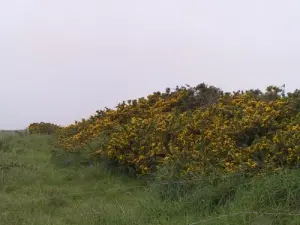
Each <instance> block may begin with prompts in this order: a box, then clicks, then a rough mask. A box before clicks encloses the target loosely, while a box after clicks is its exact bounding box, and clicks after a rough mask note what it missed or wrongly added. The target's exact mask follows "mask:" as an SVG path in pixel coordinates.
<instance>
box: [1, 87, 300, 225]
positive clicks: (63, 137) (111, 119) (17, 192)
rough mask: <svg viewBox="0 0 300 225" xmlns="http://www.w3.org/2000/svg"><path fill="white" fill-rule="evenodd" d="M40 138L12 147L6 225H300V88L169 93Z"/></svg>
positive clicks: (40, 127) (5, 165)
mask: <svg viewBox="0 0 300 225" xmlns="http://www.w3.org/2000/svg"><path fill="white" fill-rule="evenodd" d="M28 133H29V134H28ZM28 133H21V132H20V133H18V135H13V136H12V135H7V134H5V135H3V137H2V139H1V140H0V149H1V150H0V154H1V162H0V163H1V164H0V169H1V174H2V175H1V174H0V175H1V176H2V179H1V182H0V185H1V186H0V187H1V191H2V192H1V195H0V200H1V202H3V204H2V203H1V205H0V207H1V212H3V213H2V215H1V216H0V223H3V224H12V223H13V224H41V223H43V224H120V225H121V224H124V225H125V224H128V225H129V224H162V225H164V224H186V225H188V224H194V225H195V224H224V225H225V224H300V205H299V203H298V199H299V198H300V171H299V170H298V168H299V164H300V91H299V90H295V91H294V92H291V93H285V90H284V88H283V87H275V86H270V87H268V88H267V89H266V90H265V91H264V92H262V91H260V90H247V91H237V92H233V93H226V92H223V91H222V90H220V89H219V88H216V87H213V86H207V85H205V84H200V85H198V86H196V87H190V86H185V87H177V88H176V89H175V90H171V89H170V88H167V89H166V91H165V92H164V93H161V92H155V93H153V94H151V95H149V96H147V97H145V98H140V99H134V100H128V101H126V102H125V101H124V102H122V103H120V104H119V105H117V107H116V108H114V109H108V108H105V109H103V110H99V111H97V112H96V113H95V114H94V115H92V116H90V118H87V119H82V120H81V121H75V122H74V123H73V124H70V125H69V126H65V127H64V126H59V125H55V124H51V123H46V122H41V123H34V124H31V125H30V126H29V128H28ZM14 221H15V222H14ZM42 221H43V222H42ZM45 221H46V222H45Z"/></svg>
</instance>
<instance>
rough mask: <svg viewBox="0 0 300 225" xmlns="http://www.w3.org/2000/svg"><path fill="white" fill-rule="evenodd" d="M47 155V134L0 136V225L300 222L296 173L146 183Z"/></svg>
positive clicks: (299, 178) (266, 224)
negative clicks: (188, 181)
mask: <svg viewBox="0 0 300 225" xmlns="http://www.w3.org/2000/svg"><path fill="white" fill-rule="evenodd" d="M52 150H53V149H52V146H51V137H49V136H33V135H32V136H29V135H22V136H21V135H10V134H7V133H6V134H5V135H4V134H3V133H1V134H0V224H4V225H10V224H16V225H17V224H20V225H21V224H28V225H41V224H43V225H50V224H51V225H65V224H78V225H79V224H80V225H93V224H95V225H96V224H99V225H105V224H112V225H114V224H116V225H148V224H149V225H150V224H161V225H166V224H170V225H171V224H172V225H173V224H184V225H189V224H191V225H192V224H193V225H196V224H217V225H218V224H220V225H221V224H223V225H225V224H237V225H239V224H241V225H243V224H257V225H258V224H263V225H271V224H272V225H273V224H274V225H275V224H278V225H279V224H300V171H299V170H285V171H282V172H279V173H278V174H270V175H267V176H266V175H265V176H261V177H256V178H246V177H244V176H242V175H239V176H228V177H225V178H220V177H203V178H201V179H200V178H199V180H197V181H194V185H191V184H189V185H188V184H185V183H184V182H173V183H172V182H170V183H168V184H167V183H159V182H158V181H153V182H151V183H146V182H145V181H142V180H138V179H134V178H130V177H129V176H126V175H124V174H121V173H118V172H116V171H113V170H109V169H106V167H105V166H104V165H102V164H92V165H81V164H80V163H79V160H78V159H75V158H72V160H69V158H67V157H66V156H65V157H57V156H54V155H53V154H52ZM195 183H196V185H195Z"/></svg>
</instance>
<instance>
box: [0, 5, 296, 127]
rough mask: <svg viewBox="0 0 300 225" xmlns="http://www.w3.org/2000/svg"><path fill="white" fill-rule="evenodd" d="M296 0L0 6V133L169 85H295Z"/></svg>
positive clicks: (75, 115)
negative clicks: (0, 130) (1, 130)
mask: <svg viewBox="0 0 300 225" xmlns="http://www.w3.org/2000/svg"><path fill="white" fill-rule="evenodd" d="M299 12H300V1H298V0H285V1H283V0H251V1H243V0H227V1H224V0H209V1H208V0H180V1H179V0H151V1H150V0H135V1H134V0H126V1H124V0H109V1H108V0H84V1H83V0H80V1H79V0H0V84H1V88H0V103H1V110H0V129H16V128H24V127H26V126H27V125H28V124H29V123H31V122H35V121H48V122H54V123H58V124H62V125H66V124H69V123H71V122H73V121H74V120H80V119H81V118H83V117H88V116H89V115H91V114H92V113H93V112H94V111H96V110H97V109H102V108H103V107H104V106H108V107H113V106H115V105H116V104H117V103H119V102H120V101H122V100H127V99H132V98H137V97H142V96H146V95H147V94H149V93H152V92H153V91H157V90H161V91H163V90H164V89H165V88H166V87H175V86H176V85H184V84H190V85H196V84H199V83H201V82H205V83H208V84H211V85H215V86H217V87H220V88H222V89H223V90H225V91H232V90H238V89H248V88H261V89H264V88H265V87H266V86H268V85H270V84H274V85H282V84H286V87H287V89H288V90H289V91H293V90H294V89H296V88H300V87H299V86H300V76H299V73H300V61H299V60H300V13H299Z"/></svg>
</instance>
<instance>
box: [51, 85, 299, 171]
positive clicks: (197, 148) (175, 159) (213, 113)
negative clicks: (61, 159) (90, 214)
mask: <svg viewBox="0 0 300 225" xmlns="http://www.w3.org/2000/svg"><path fill="white" fill-rule="evenodd" d="M299 109H300V91H299V90H296V91H295V92H294V93H288V94H285V93H284V90H282V89H280V88H278V87H274V86H270V87H268V88H267V90H266V91H265V92H264V93H263V92H261V91H260V90H249V91H246V92H240V91H239V92H234V93H224V92H223V91H221V90H220V89H218V88H215V87H212V86H211V87H208V86H206V85H205V84H200V85H198V86H197V87H189V86H187V87H181V88H179V87H177V88H176V90H174V91H171V90H170V89H167V90H166V92H165V93H160V92H155V93H153V94H152V95H149V96H147V98H140V99H137V100H129V101H127V102H123V103H122V104H119V105H118V106H117V107H116V109H107V108H106V109H105V110H101V111H97V113H96V114H95V115H93V116H91V117H90V118H89V119H87V120H82V121H80V122H75V123H74V124H71V125H70V126H67V127H64V128H62V129H59V130H58V132H57V133H56V144H57V146H58V147H60V148H63V149H65V150H67V151H73V150H75V149H80V148H87V147H89V146H90V143H91V141H94V140H96V139H99V140H106V141H103V142H102V143H101V145H99V147H98V148H96V149H93V150H92V154H93V155H94V156H95V157H97V156H101V157H105V158H108V159H110V160H113V161H115V162H117V163H118V164H119V165H122V166H123V167H128V168H132V169H134V170H135V171H136V172H137V173H140V174H147V173H150V172H153V171H155V169H156V168H157V166H158V165H176V169H177V171H178V173H180V174H181V175H182V176H185V175H187V174H194V173H209V172H210V171H212V170H219V171H221V172H222V171H223V172H226V171H227V172H228V171H233V172H236V171H239V172H241V171H259V170H261V169H271V170H277V169H280V168H281V167H283V166H286V167H294V166H298V164H299V162H300V125H299V124H300V113H299V111H300V110H299Z"/></svg>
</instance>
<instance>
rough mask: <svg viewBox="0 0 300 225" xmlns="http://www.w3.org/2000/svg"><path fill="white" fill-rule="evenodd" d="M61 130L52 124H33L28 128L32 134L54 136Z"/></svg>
mask: <svg viewBox="0 0 300 225" xmlns="http://www.w3.org/2000/svg"><path fill="white" fill-rule="evenodd" d="M59 129H60V127H59V126H57V125H55V124H52V123H44V122H41V123H32V124H30V125H29V127H28V131H29V133H30V134H54V133H55V132H57V131H58V130H59Z"/></svg>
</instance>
